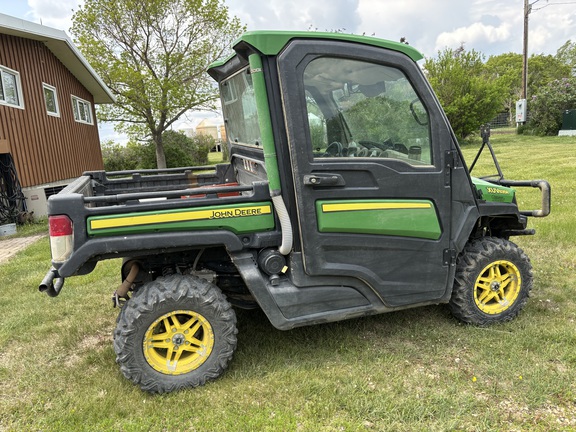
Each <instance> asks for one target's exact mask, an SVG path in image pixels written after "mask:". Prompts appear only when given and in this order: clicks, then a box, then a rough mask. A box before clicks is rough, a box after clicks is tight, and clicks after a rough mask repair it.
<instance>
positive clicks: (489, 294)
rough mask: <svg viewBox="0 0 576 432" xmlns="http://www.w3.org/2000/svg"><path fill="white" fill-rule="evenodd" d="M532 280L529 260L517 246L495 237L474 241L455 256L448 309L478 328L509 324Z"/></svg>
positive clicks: (518, 310) (526, 299)
mask: <svg viewBox="0 0 576 432" xmlns="http://www.w3.org/2000/svg"><path fill="white" fill-rule="evenodd" d="M532 279H533V276H532V265H531V264H530V260H529V259H528V257H527V256H526V254H525V253H524V252H523V251H522V249H520V248H519V247H518V246H517V245H516V244H514V243H512V242H510V241H508V240H503V239H500V238H495V237H484V238H481V239H476V240H473V241H472V242H470V243H468V244H467V245H466V247H465V248H464V250H463V251H462V252H461V254H460V255H459V256H458V261H457V264H456V276H455V281H454V288H453V290H452V297H451V299H450V302H449V306H450V310H451V312H452V314H453V315H454V316H455V317H456V318H458V319H460V320H461V321H464V322H466V323H470V324H476V325H480V326H486V325H490V324H495V323H501V322H505V321H510V320H512V319H513V318H515V317H516V316H517V315H518V314H519V313H520V311H521V310H522V309H523V308H524V306H525V305H526V302H527V301H528V297H529V295H530V290H531V289H532Z"/></svg>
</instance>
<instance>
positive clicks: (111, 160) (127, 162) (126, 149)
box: [101, 140, 139, 171]
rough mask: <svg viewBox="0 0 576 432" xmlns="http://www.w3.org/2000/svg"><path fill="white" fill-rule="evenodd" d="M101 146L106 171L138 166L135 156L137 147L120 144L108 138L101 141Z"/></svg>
mask: <svg viewBox="0 0 576 432" xmlns="http://www.w3.org/2000/svg"><path fill="white" fill-rule="evenodd" d="M101 148H102V159H103V160H104V168H105V169H106V171H123V170H134V169H137V168H139V167H138V159H137V157H136V153H137V149H136V148H134V146H130V145H128V146H122V145H120V144H116V143H115V142H114V141H111V140H110V141H106V142H104V143H102V144H101Z"/></svg>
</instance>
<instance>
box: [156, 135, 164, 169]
mask: <svg viewBox="0 0 576 432" xmlns="http://www.w3.org/2000/svg"><path fill="white" fill-rule="evenodd" d="M154 143H155V144H156V166H157V167H158V169H164V168H166V155H165V154H164V144H163V143H162V134H158V135H154Z"/></svg>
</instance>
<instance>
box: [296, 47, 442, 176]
mask: <svg viewBox="0 0 576 432" xmlns="http://www.w3.org/2000/svg"><path fill="white" fill-rule="evenodd" d="M304 86H305V89H306V106H307V110H308V125H309V128H310V136H311V139H312V146H313V149H312V150H313V154H314V157H315V158H317V157H318V158H319V157H344V158H352V157H360V158H366V157H369V158H391V159H400V160H403V161H405V162H406V163H408V164H411V165H415V166H419V165H431V164H432V154H431V143H430V128H429V121H428V113H427V112H426V109H425V107H424V105H423V104H422V103H421V101H420V98H419V97H418V94H417V93H416V92H415V91H414V88H413V87H412V85H411V84H410V81H409V80H408V79H407V77H406V75H404V73H403V72H402V71H401V70H399V69H396V68H393V67H389V66H383V65H379V64H374V63H369V62H364V61H359V60H350V59H340V58H331V57H321V58H317V59H315V60H313V61H311V62H310V63H309V64H308V66H307V67H306V69H305V71H304ZM317 119H320V121H318V120H317ZM319 125H322V127H323V129H320V128H319ZM320 138H321V139H320ZM318 143H320V145H318Z"/></svg>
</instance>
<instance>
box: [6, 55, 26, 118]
mask: <svg viewBox="0 0 576 432" xmlns="http://www.w3.org/2000/svg"><path fill="white" fill-rule="evenodd" d="M4 74H9V75H13V76H14V78H15V82H16V97H17V98H18V104H13V103H10V102H6V100H5V99H4V94H5V90H4ZM0 86H2V95H3V97H2V99H0V105H5V106H9V107H13V108H20V109H24V97H23V96H22V81H21V80H20V72H18V71H15V70H14V69H10V68H7V67H6V66H2V65H0Z"/></svg>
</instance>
